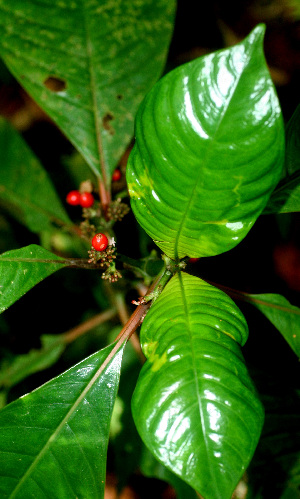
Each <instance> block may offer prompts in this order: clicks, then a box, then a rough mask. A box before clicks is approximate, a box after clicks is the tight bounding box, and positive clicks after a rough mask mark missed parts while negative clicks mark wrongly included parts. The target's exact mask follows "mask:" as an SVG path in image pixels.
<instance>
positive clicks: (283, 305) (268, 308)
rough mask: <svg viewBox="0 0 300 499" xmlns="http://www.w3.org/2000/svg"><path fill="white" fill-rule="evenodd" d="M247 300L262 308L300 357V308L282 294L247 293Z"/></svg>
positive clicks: (259, 308)
mask: <svg viewBox="0 0 300 499" xmlns="http://www.w3.org/2000/svg"><path fill="white" fill-rule="evenodd" d="M245 300H246V301H247V302H249V303H252V305H254V306H255V307H256V308H257V309H258V310H260V311H261V312H262V313H263V314H264V315H265V316H266V317H267V318H268V319H269V321H270V322H272V324H273V325H274V326H275V327H276V329H278V331H279V332H280V333H281V334H282V336H283V337H284V339H285V340H286V341H287V342H288V344H289V345H290V347H291V348H292V349H293V350H294V352H295V354H296V355H297V356H298V357H299V359H300V333H299V331H300V308H299V307H295V306H294V305H291V304H290V302H289V301H288V300H287V299H286V298H284V297H283V296H281V295H277V294H272V293H267V294H259V295H248V294H247V295H246V296H245Z"/></svg>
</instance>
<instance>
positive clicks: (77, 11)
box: [0, 0, 175, 186]
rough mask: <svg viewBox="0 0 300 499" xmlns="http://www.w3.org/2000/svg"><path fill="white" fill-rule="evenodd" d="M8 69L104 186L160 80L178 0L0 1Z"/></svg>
mask: <svg viewBox="0 0 300 499" xmlns="http://www.w3.org/2000/svg"><path fill="white" fill-rule="evenodd" d="M0 12H1V15H0V51H1V55H2V57H3V59H4V61H5V63H6V64H7V66H8V68H9V69H10V71H11V72H12V73H13V74H14V76H15V77H16V78H17V79H18V80H19V82H20V83H21V85H23V86H24V87H25V89H26V90H27V91H28V92H29V93H30V94H31V95H32V97H33V98H34V99H35V100H36V101H37V102H38V104H39V105H40V106H41V107H42V108H43V109H44V110H45V111H46V112H47V113H48V114H49V115H50V116H51V118H52V119H53V120H54V121H55V122H56V123H57V125H58V126H59V127H60V128H61V129H62V130H63V132H64V133H65V134H66V136H67V137H68V138H69V139H70V140H71V142H72V143H73V144H74V145H75V147H76V148H77V149H78V150H79V151H80V152H81V154H82V155H83V156H84V158H85V159H86V161H87V163H88V164H89V166H90V167H91V168H92V170H93V171H94V173H95V174H96V175H97V176H98V177H99V176H102V178H103V180H104V183H105V184H106V185H107V186H108V185H109V183H110V178H111V174H112V172H113V170H114V168H115V165H116V163H117V162H118V160H119V159H120V157H121V155H122V154H123V152H124V150H125V149H126V147H127V146H128V144H129V143H130V141H131V139H132V135H133V119H134V116H135V112H136V110H137V107H138V105H139V103H140V102H141V100H142V98H143V97H144V95H145V94H146V92H147V91H148V90H149V89H150V88H151V86H152V85H153V83H154V82H155V81H156V80H157V78H158V77H159V75H160V73H161V71H162V69H163V66H164V63H165V59H166V55H167V49H168V45H169V42H170V37H171V33H172V27H173V19H174V13H175V0H171V1H170V0H159V1H157V0H146V1H143V2H141V1H140V0H126V1H123V2H111V1H110V0H94V1H87V0H65V1H63V2H61V1H58V0H54V1H53V0H47V1H43V2H36V1H34V0H26V2H24V0H14V2H13V3H10V2H7V1H6V0H0Z"/></svg>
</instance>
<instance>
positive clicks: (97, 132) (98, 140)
mask: <svg viewBox="0 0 300 499" xmlns="http://www.w3.org/2000/svg"><path fill="white" fill-rule="evenodd" d="M84 2H85V0H82V3H81V7H82V18H83V24H84V31H85V33H86V53H87V65H88V71H89V76H90V85H91V95H92V109H93V111H94V112H93V118H94V124H95V139H96V144H97V150H98V156H99V163H100V169H101V176H102V180H103V183H104V185H105V186H107V175H106V165H105V161H104V152H103V146H102V141H101V125H100V112H99V109H98V104H97V93H96V76H95V71H94V66H93V49H92V39H91V34H90V30H89V22H88V19H87V9H86V8H85V5H84ZM93 170H94V173H95V175H96V177H99V171H98V170H95V169H94V168H93Z"/></svg>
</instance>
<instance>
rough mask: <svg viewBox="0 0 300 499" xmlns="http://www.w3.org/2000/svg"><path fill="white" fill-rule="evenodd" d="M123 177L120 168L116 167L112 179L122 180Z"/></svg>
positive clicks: (114, 180) (115, 180)
mask: <svg viewBox="0 0 300 499" xmlns="http://www.w3.org/2000/svg"><path fill="white" fill-rule="evenodd" d="M121 177H122V173H121V171H120V170H119V168H116V170H115V171H114V173H113V174H112V181H113V182H118V180H120V178H121Z"/></svg>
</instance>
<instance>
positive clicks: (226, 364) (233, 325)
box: [132, 273, 263, 499]
mask: <svg viewBox="0 0 300 499" xmlns="http://www.w3.org/2000/svg"><path fill="white" fill-rule="evenodd" d="M247 335H248V329H247V324H246V322H245V319H244V317H243V315H242V314H241V312H240V311H239V309H238V308H237V307H236V305H235V304H234V303H233V302H232V300H231V299H230V298H229V297H228V296H227V295H226V294H224V293H223V292H222V291H220V290H218V289H216V288H214V287H213V286H211V285H209V284H207V283H206V282H204V281H202V280H201V279H199V278H197V277H193V276H190V275H188V274H185V273H181V274H179V275H176V276H174V277H173V278H172V279H171V281H170V282H169V283H168V284H167V286H166V287H165V289H164V291H163V292H162V294H161V295H160V297H159V298H158V299H157V300H156V302H155V303H154V305H153V306H152V307H151V309H150V311H149V312H148V314H147V316H146V318H145V320H144V322H143V325H142V329H141V344H142V348H143V352H144V354H145V355H146V357H147V362H146V364H145V365H144V367H143V368H142V371H141V374H140V377H139V380H138V383H137V386H136V389H135V392H134V395H133V402H132V408H133V416H134V420H135V423H136V425H137V428H138V431H139V433H140V435H141V437H142V439H143V440H144V442H145V444H146V445H147V446H148V447H149V449H150V450H151V452H152V453H153V454H154V455H155V456H156V458H157V459H159V461H161V462H162V463H163V464H164V465H165V466H167V467H168V468H169V469H171V470H172V471H173V472H174V473H176V474H177V475H179V476H180V477H181V478H182V479H183V480H184V481H186V482H187V483H188V484H189V485H191V486H192V487H193V488H195V489H196V490H197V491H198V492H199V493H200V494H201V495H203V497H205V499H217V498H218V499H220V498H222V499H227V498H228V499H229V498H230V497H231V494H232V492H233V490H234V488H235V486H236V485H237V483H238V481H239V479H240V477H241V476H242V474H243V472H244V471H245V469H246V467H247V465H248V463H249V461H250V459H251V457H252V455H253V452H254V450H255V447H256V445H257V442H258V439H259V436H260V432H261V428H262V423H263V409H262V406H261V404H260V402H259V400H258V398H257V395H256V393H255V390H254V387H253V384H252V382H251V379H250V377H249V374H248V372H247V369H246V366H245V364H244V359H243V356H242V354H241V350H240V345H243V344H244V343H245V341H246V339H247Z"/></svg>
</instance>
